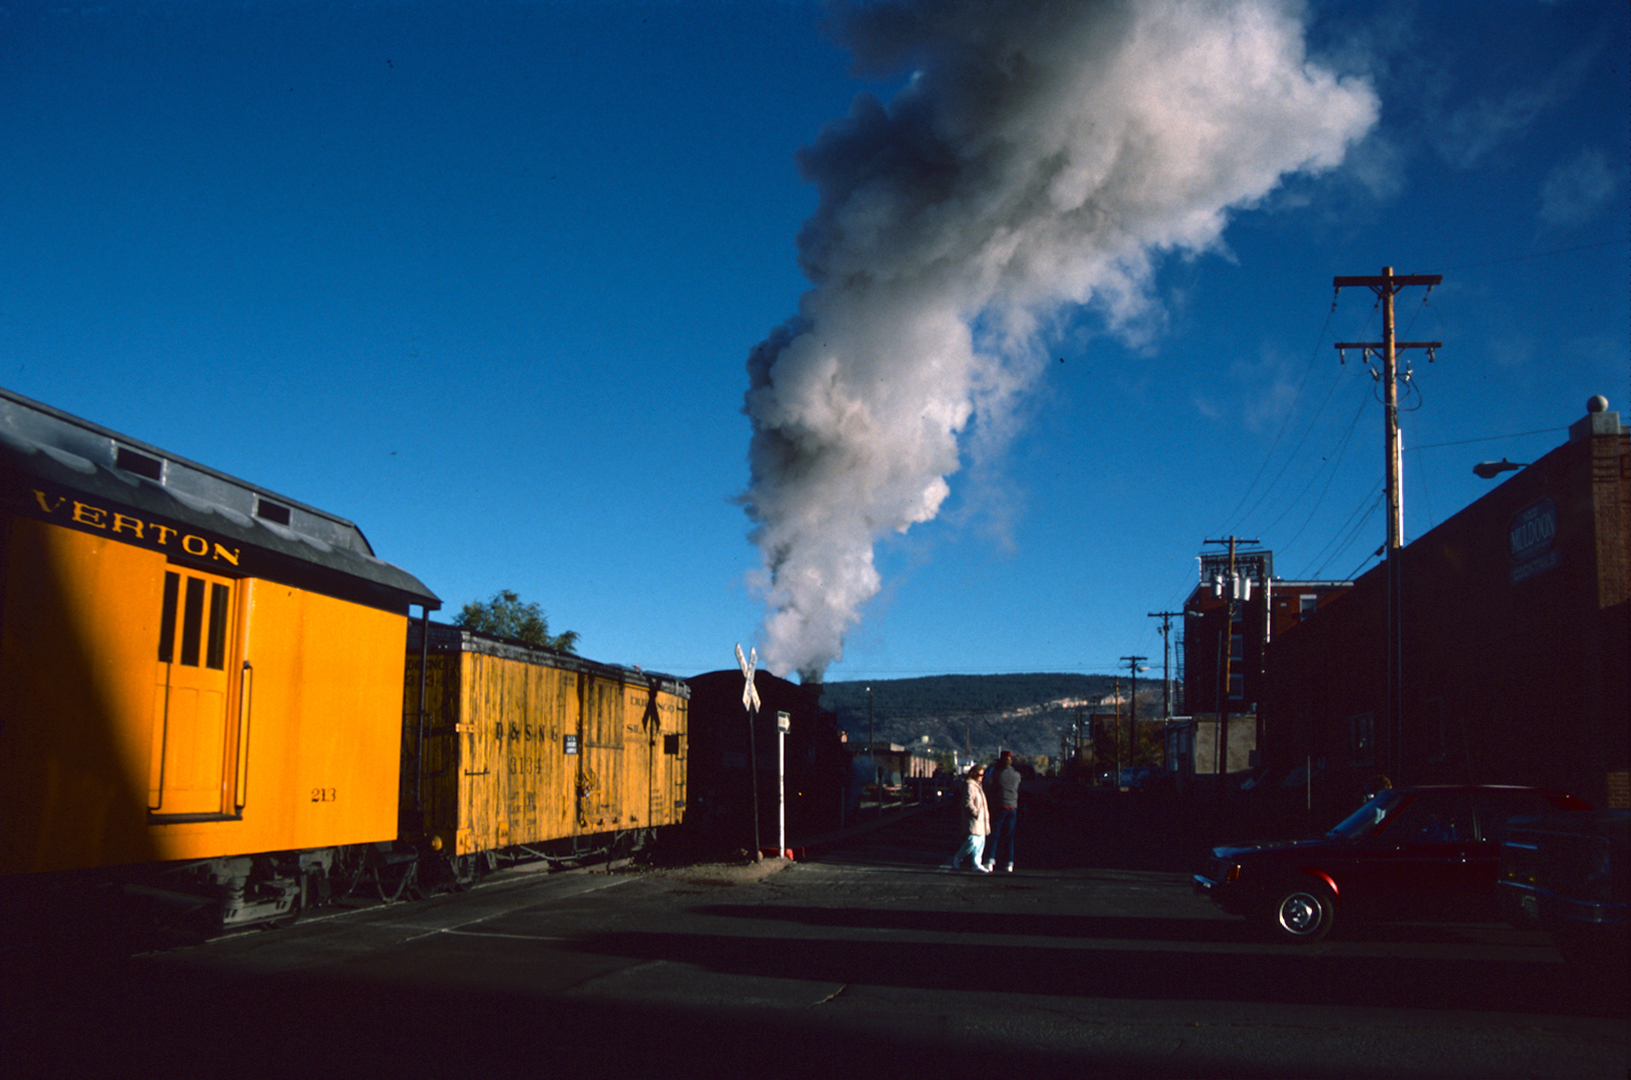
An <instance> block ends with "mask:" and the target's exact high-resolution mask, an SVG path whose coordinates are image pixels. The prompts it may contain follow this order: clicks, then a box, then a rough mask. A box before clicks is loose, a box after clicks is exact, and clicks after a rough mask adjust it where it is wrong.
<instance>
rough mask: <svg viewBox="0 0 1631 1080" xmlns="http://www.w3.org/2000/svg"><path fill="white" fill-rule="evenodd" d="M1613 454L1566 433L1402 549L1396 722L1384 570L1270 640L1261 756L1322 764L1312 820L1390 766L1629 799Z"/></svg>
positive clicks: (1613, 445)
mask: <svg viewBox="0 0 1631 1080" xmlns="http://www.w3.org/2000/svg"><path fill="white" fill-rule="evenodd" d="M1608 415H1609V416H1613V415H1614V414H1608ZM1588 419H1589V418H1588ZM1603 426H1604V425H1602V424H1598V425H1597V427H1598V429H1599V430H1600V429H1601V428H1602V427H1603ZM1576 427H1577V428H1579V427H1580V425H1576ZM1612 427H1613V428H1614V429H1618V424H1617V423H1615V424H1613V425H1612ZM1628 460H1631V456H1628V438H1627V435H1626V433H1625V432H1624V431H1623V429H1618V430H1612V431H1611V432H1610V433H1599V434H1591V433H1590V432H1587V433H1584V434H1581V433H1578V432H1577V433H1576V437H1574V438H1571V440H1570V441H1569V442H1567V443H1565V444H1564V445H1562V446H1559V447H1557V448H1556V449H1554V450H1553V451H1551V452H1550V453H1548V454H1547V455H1545V456H1544V457H1542V458H1541V459H1540V460H1538V461H1536V462H1534V463H1532V464H1531V465H1529V466H1528V467H1527V468H1525V469H1523V470H1521V471H1519V472H1517V473H1516V474H1514V475H1512V476H1511V477H1510V478H1508V479H1507V480H1506V481H1505V482H1504V483H1502V484H1500V485H1499V486H1498V487H1496V488H1495V489H1494V490H1492V491H1491V492H1490V493H1489V494H1487V495H1485V496H1484V497H1483V498H1480V499H1479V500H1477V501H1476V502H1474V503H1473V504H1471V505H1470V506H1468V507H1467V508H1466V509H1464V510H1462V511H1461V512H1460V513H1458V514H1456V515H1455V516H1453V517H1452V518H1450V519H1449V520H1447V521H1445V522H1444V523H1442V524H1441V525H1439V526H1438V527H1436V528H1434V529H1432V530H1431V531H1429V532H1428V533H1426V534H1425V535H1423V536H1422V537H1420V538H1419V539H1417V540H1415V541H1414V542H1412V543H1410V544H1408V545H1407V546H1405V547H1404V548H1403V549H1401V550H1400V552H1399V553H1398V556H1397V565H1396V570H1397V572H1398V573H1399V574H1400V591H1399V595H1400V603H1399V619H1398V626H1399V628H1400V632H1401V635H1402V636H1401V638H1400V641H1401V644H1402V648H1401V651H1400V656H1401V664H1400V670H1401V686H1402V711H1401V715H1400V716H1399V717H1398V718H1397V722H1395V721H1394V720H1393V719H1392V718H1391V717H1390V716H1389V710H1388V702H1387V692H1386V685H1387V668H1386V648H1387V641H1388V618H1387V603H1386V588H1385V585H1386V568H1385V566H1378V567H1376V568H1374V569H1372V570H1371V571H1370V572H1368V573H1367V574H1365V575H1363V576H1362V577H1361V578H1360V579H1359V580H1358V581H1357V582H1355V585H1354V588H1353V589H1352V590H1351V591H1350V592H1348V593H1346V594H1344V595H1343V596H1341V597H1338V598H1337V599H1335V600H1334V601H1332V602H1331V603H1330V604H1329V605H1328V606H1326V607H1324V608H1322V609H1321V611H1320V613H1319V615H1318V617H1317V618H1314V619H1310V620H1308V621H1307V622H1305V623H1303V624H1301V625H1299V626H1296V627H1293V628H1291V629H1289V630H1287V631H1286V632H1285V633H1283V634H1282V635H1280V636H1279V637H1278V638H1277V639H1276V640H1275V641H1273V642H1272V643H1271V644H1270V647H1269V650H1268V654H1267V656H1266V658H1265V676H1266V677H1265V684H1266V686H1267V693H1266V694H1265V701H1264V702H1263V705H1262V710H1263V712H1262V715H1263V732H1262V741H1261V742H1262V747H1263V754H1264V757H1263V762H1264V765H1265V766H1266V767H1268V768H1270V769H1271V770H1279V771H1281V772H1286V771H1289V770H1290V769H1293V768H1295V767H1296V766H1299V765H1303V764H1304V763H1305V762H1306V761H1308V760H1310V759H1313V760H1314V761H1315V762H1316V763H1318V762H1320V761H1323V763H1324V765H1323V768H1322V769H1317V771H1316V781H1315V786H1316V802H1317V804H1319V806H1320V807H1321V808H1323V809H1324V810H1325V812H1326V813H1327V814H1330V813H1336V812H1339V811H1343V810H1344V809H1351V808H1352V807H1353V806H1355V805H1357V804H1358V800H1359V798H1360V795H1361V792H1362V790H1363V788H1364V787H1365V785H1366V784H1367V783H1368V782H1370V781H1371V780H1373V779H1374V778H1375V777H1376V776H1377V775H1379V774H1382V773H1385V772H1387V771H1389V770H1390V769H1392V770H1394V771H1397V772H1398V773H1399V774H1400V775H1398V776H1390V777H1389V779H1390V780H1391V781H1392V782H1393V783H1394V784H1395V785H1400V784H1418V783H1465V782H1477V783H1520V784H1535V785H1542V786H1550V787H1559V788H1563V789H1565V790H1568V791H1571V792H1574V793H1575V794H1577V795H1580V796H1581V797H1582V798H1585V799H1587V800H1588V801H1590V802H1591V803H1592V804H1593V805H1596V806H1627V805H1631V801H1628V792H1627V779H1626V777H1627V769H1628V762H1631V748H1628V742H1631V694H1628V681H1631V661H1628V657H1631V573H1628V570H1631V466H1628ZM1366 716H1370V717H1371V718H1372V719H1371V721H1370V723H1371V725H1372V727H1371V731H1372V734H1371V735H1370V738H1369V741H1368V744H1367V740H1366V736H1365V731H1366V721H1365V717H1366ZM1395 751H1397V753H1395Z"/></svg>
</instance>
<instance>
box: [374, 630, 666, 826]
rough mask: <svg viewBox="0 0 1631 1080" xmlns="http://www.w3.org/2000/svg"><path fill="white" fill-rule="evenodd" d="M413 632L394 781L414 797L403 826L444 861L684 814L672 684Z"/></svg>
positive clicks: (455, 634) (475, 638)
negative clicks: (401, 765)
mask: <svg viewBox="0 0 1631 1080" xmlns="http://www.w3.org/2000/svg"><path fill="white" fill-rule="evenodd" d="M420 630H421V628H420V626H419V625H418V624H415V625H414V626H412V627H410V630H409V643H408V663H407V676H406V680H405V684H404V685H405V687H406V692H405V693H404V695H403V701H404V710H403V732H404V744H405V746H406V747H407V748H408V751H409V756H408V757H407V758H406V759H405V765H406V766H407V767H408V768H409V769H410V770H411V772H412V774H413V775H411V776H409V777H408V778H407V782H406V783H405V785H404V789H405V790H406V791H409V792H412V791H417V792H418V793H419V800H418V801H419V806H418V807H417V808H415V810H413V811H409V810H408V808H406V807H405V808H404V809H405V818H404V820H405V826H404V832H405V833H406V832H407V831H409V829H410V828H412V827H417V829H418V830H420V831H422V833H423V835H424V836H425V837H426V838H427V840H428V841H429V843H430V844H431V846H432V847H434V848H435V849H437V850H439V851H441V852H442V853H443V854H444V855H446V856H448V857H449V858H455V859H456V858H460V857H466V856H471V855H476V854H479V853H482V852H491V851H498V850H502V849H505V848H527V847H530V846H531V845H551V844H553V843H554V842H556V841H564V840H573V841H580V840H582V838H587V837H600V838H603V839H604V840H606V841H608V842H609V841H610V839H611V838H612V837H615V836H617V835H619V834H629V833H635V834H640V833H644V832H645V831H646V830H650V829H655V828H659V827H661V826H664V825H675V824H678V823H679V822H680V821H681V820H682V818H683V816H684V813H685V738H686V722H687V703H688V697H689V690H688V689H687V687H686V686H685V684H684V683H683V682H680V681H679V680H677V679H674V678H672V677H669V676H665V675H653V674H649V673H645V672H640V671H636V670H634V669H632V668H624V667H616V666H613V665H608V664H599V663H595V662H593V661H589V660H585V659H582V658H580V657H577V656H572V655H569V654H565V653H559V652H555V651H553V650H550V649H541V648H534V647H532V646H528V645H524V644H521V643H519V642H514V641H509V640H505V639H500V638H495V637H491V636H489V635H486V634H480V633H474V632H472V631H469V630H463V629H460V628H457V627H451V626H441V625H437V624H431V625H430V626H429V641H428V644H426V643H425V642H424V640H423V639H422V637H421V633H420ZM422 655H423V657H424V664H423V677H421V656H422ZM421 682H423V685H424V687H425V690H424V697H423V700H424V701H425V702H426V703H427V708H426V709H425V710H424V712H423V713H422V714H421V712H420V708H419V702H420V700H421V697H420V686H421ZM415 747H422V749H423V756H422V757H421V758H420V759H419V760H418V761H417V762H415V761H412V760H411V754H412V752H413V750H414V748H415ZM415 813H416V814H417V818H414V816H413V815H414V814H415ZM569 850H570V845H567V846H561V845H556V846H555V847H554V848H553V849H552V850H537V851H534V852H533V853H534V854H539V855H549V854H552V853H555V852H564V851H569Z"/></svg>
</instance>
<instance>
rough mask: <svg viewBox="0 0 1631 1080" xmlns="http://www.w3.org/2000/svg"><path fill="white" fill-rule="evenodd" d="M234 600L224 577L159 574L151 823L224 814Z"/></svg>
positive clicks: (230, 744) (232, 721) (232, 740)
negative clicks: (161, 592)
mask: <svg viewBox="0 0 1631 1080" xmlns="http://www.w3.org/2000/svg"><path fill="white" fill-rule="evenodd" d="M237 594H238V587H237V582H235V581H234V580H232V579H231V578H224V577H218V576H216V575H214V574H208V573H205V572H203V571H201V570H192V569H184V568H181V567H176V568H173V569H170V570H167V571H166V572H165V574H164V599H163V610H162V611H161V613H160V616H159V648H158V670H157V678H156V680H155V683H156V685H155V693H154V714H155V715H154V725H153V751H152V753H153V758H152V765H151V768H150V769H149V781H148V798H147V808H148V810H149V811H150V812H151V813H152V814H153V815H154V816H155V817H172V816H180V815H186V816H189V817H192V816H199V815H205V816H208V815H217V814H224V813H225V812H226V811H227V803H226V800H227V798H228V792H227V780H228V776H229V775H230V773H229V770H228V769H227V754H228V753H229V752H230V751H231V750H232V749H233V748H234V747H235V745H236V743H237V738H236V735H237V731H236V721H237V714H238V709H237V707H236V703H235V702H234V701H233V698H232V694H231V689H232V674H233V671H232V669H233V664H232V660H233V658H234V656H235V655H236V651H235V647H236V642H235V640H234V638H235V636H236V635H235V633H234V632H235V630H236V623H237V617H236V616H237V611H238V603H237Z"/></svg>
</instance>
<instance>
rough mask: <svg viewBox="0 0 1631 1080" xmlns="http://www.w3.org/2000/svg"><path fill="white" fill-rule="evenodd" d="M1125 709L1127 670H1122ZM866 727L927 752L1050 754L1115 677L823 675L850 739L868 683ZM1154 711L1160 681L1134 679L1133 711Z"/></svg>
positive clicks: (857, 736) (855, 738)
mask: <svg viewBox="0 0 1631 1080" xmlns="http://www.w3.org/2000/svg"><path fill="white" fill-rule="evenodd" d="M1120 682H1121V691H1122V701H1123V704H1122V708H1123V710H1125V709H1126V694H1127V677H1126V676H1122V677H1121V680H1120ZM868 687H871V690H872V694H871V699H872V701H871V708H872V727H873V729H874V731H875V732H876V738H877V740H878V741H879V742H891V743H897V744H900V745H903V746H923V745H924V743H923V737H924V736H925V735H927V736H928V737H929V742H928V744H927V746H928V748H929V749H930V750H932V751H936V752H938V751H947V750H951V749H954V748H955V749H956V750H957V751H959V752H968V751H970V750H972V752H973V754H974V755H975V756H976V757H978V758H990V757H992V756H994V755H996V754H997V753H998V752H999V751H1001V750H1012V751H1013V752H1014V753H1016V754H1020V755H1022V756H1026V757H1031V756H1034V755H1036V754H1045V755H1047V756H1048V757H1049V758H1055V757H1057V756H1058V754H1059V746H1060V740H1061V739H1062V738H1064V737H1065V736H1066V735H1068V733H1069V732H1070V729H1071V725H1072V724H1073V723H1075V722H1076V721H1077V718H1078V717H1079V716H1080V717H1088V716H1091V715H1092V714H1093V713H1096V712H1110V711H1113V709H1114V705H1113V704H1112V702H1113V695H1114V693H1115V687H1116V676H1113V675H1073V674H1060V673H1052V674H1050V673H1035V674H1022V675H931V676H926V677H923V678H916V679H878V680H874V681H872V682H830V683H825V684H823V686H822V688H821V706H822V708H825V709H831V710H833V711H834V712H836V713H837V714H838V722H839V724H840V726H842V727H843V729H844V730H845V732H847V733H848V735H849V738H850V740H851V741H852V742H866V741H867V737H868V735H867V731H868V724H867V688H868ZM1160 711H1161V680H1160V678H1159V677H1157V678H1155V679H1147V678H1146V679H1139V680H1138V714H1139V716H1140V717H1152V716H1157V715H1159V714H1160Z"/></svg>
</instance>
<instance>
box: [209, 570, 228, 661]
mask: <svg viewBox="0 0 1631 1080" xmlns="http://www.w3.org/2000/svg"><path fill="white" fill-rule="evenodd" d="M228 594H229V590H228V589H227V587H226V586H225V585H222V584H221V583H220V582H215V583H213V584H211V585H210V637H209V644H208V646H207V647H206V649H205V656H204V663H205V664H206V665H207V666H209V667H212V668H214V669H215V670H216V671H220V670H222V669H224V668H225V667H226V662H227V596H228Z"/></svg>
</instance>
